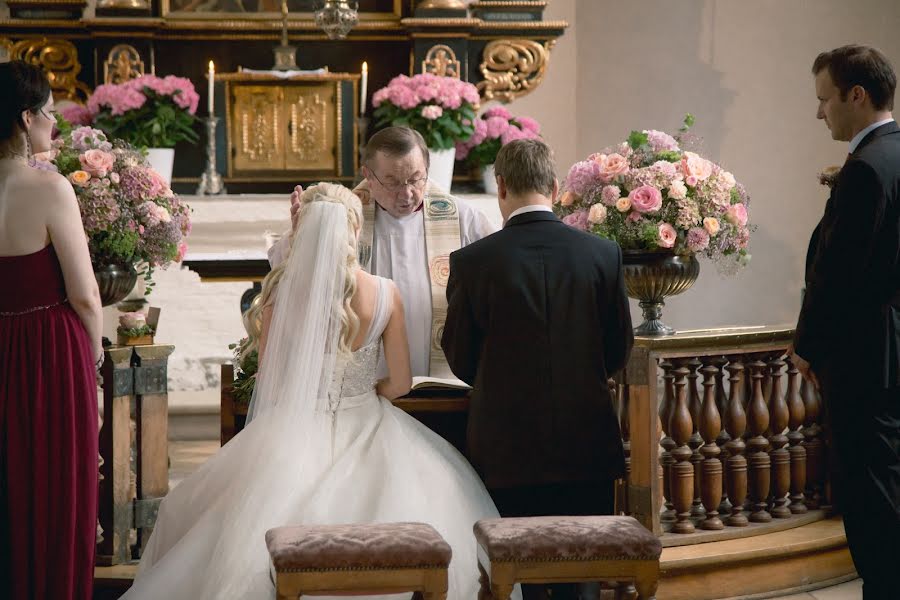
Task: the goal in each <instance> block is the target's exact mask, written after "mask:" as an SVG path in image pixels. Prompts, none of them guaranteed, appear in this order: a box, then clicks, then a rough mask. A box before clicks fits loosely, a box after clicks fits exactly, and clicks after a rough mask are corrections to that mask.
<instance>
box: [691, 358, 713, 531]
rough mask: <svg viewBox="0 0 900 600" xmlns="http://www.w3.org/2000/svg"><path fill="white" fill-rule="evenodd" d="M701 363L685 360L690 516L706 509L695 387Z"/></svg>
mask: <svg viewBox="0 0 900 600" xmlns="http://www.w3.org/2000/svg"><path fill="white" fill-rule="evenodd" d="M702 365H703V363H702V362H700V361H699V360H698V359H696V358H692V359H691V360H689V361H688V362H687V368H688V369H689V370H690V373H689V374H688V410H690V411H691V423H693V428H694V431H693V432H692V433H691V439H690V440H688V447H689V448H690V449H691V464H692V465H693V466H694V501H693V502H692V503H691V516H692V517H702V516H703V515H705V514H706V509H705V508H704V507H703V499H702V498H701V497H700V465H701V464H702V463H703V455H702V454H700V446H702V445H703V438H702V437H700V410H701V407H702V402H701V399H700V392H699V390H698V389H697V379H699V378H700V375H699V374H698V373H697V369H699V368H700V367H701V366H702ZM717 434H718V432H717Z"/></svg>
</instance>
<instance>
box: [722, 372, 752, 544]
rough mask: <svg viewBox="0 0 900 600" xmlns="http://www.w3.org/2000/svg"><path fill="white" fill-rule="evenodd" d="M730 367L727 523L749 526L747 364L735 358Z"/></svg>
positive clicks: (727, 422) (735, 525) (726, 446)
mask: <svg viewBox="0 0 900 600" xmlns="http://www.w3.org/2000/svg"><path fill="white" fill-rule="evenodd" d="M725 368H726V369H728V375H729V377H728V381H729V383H730V384H731V386H730V390H729V391H730V393H731V398H730V399H729V401H728V410H727V412H726V413H725V428H726V429H727V430H728V431H729V432H731V439H730V440H728V442H727V443H726V444H725V448H726V449H727V450H728V460H727V461H726V462H727V466H728V469H727V471H728V497H729V498H730V499H731V515H730V516H729V517H727V518H726V519H725V523H727V524H728V525H730V526H732V527H744V526H745V525H747V517H746V516H744V512H743V510H744V498H746V496H747V459H746V458H744V448H745V445H744V431H745V430H746V428H747V415H746V413H745V412H744V405H743V402H742V400H741V397H742V396H743V394H742V393H741V388H742V381H743V377H742V376H743V374H744V365H743V364H741V363H740V362H738V361H737V359H735V360H732V361H731V362H730V363H728V366H727V367H725Z"/></svg>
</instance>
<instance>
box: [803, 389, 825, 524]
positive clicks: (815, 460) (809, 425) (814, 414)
mask: <svg viewBox="0 0 900 600" xmlns="http://www.w3.org/2000/svg"><path fill="white" fill-rule="evenodd" d="M800 395H801V397H802V398H803V408H804V410H805V412H806V415H805V418H804V420H803V424H804V427H803V429H802V432H803V437H804V438H805V440H804V442H803V448H804V449H805V450H806V493H805V495H806V506H808V507H809V508H812V509H816V508H819V507H820V506H821V505H822V504H823V502H824V496H823V493H822V490H823V487H822V486H823V484H824V480H825V478H824V473H825V448H824V446H823V444H822V440H821V434H822V428H821V427H820V426H819V415H820V406H819V395H818V393H817V392H816V390H815V389H814V388H813V386H812V384H811V383H809V382H808V381H806V380H805V379H804V380H803V382H802V383H801V384H800Z"/></svg>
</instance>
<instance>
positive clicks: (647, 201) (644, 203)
mask: <svg viewBox="0 0 900 600" xmlns="http://www.w3.org/2000/svg"><path fill="white" fill-rule="evenodd" d="M628 198H629V199H630V200H631V206H632V207H634V210H636V211H638V212H640V213H648V212H656V211H658V210H659V209H660V208H662V193H661V192H660V191H659V190H658V189H656V188H655V187H653V186H652V185H642V186H640V187H637V188H634V189H633V190H631V193H629V194H628Z"/></svg>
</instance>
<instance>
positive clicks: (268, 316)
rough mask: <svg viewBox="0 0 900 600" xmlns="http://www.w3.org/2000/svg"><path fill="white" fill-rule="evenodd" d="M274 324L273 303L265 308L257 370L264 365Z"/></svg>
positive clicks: (260, 333)
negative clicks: (271, 326)
mask: <svg viewBox="0 0 900 600" xmlns="http://www.w3.org/2000/svg"><path fill="white" fill-rule="evenodd" d="M270 325H272V303H269V305H268V306H267V307H265V308H264V309H263V313H262V327H261V328H260V332H259V347H258V349H257V351H256V352H257V372H259V371H258V369H259V367H260V366H262V361H263V353H264V352H265V351H266V342H267V341H268V340H269V326H270Z"/></svg>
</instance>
